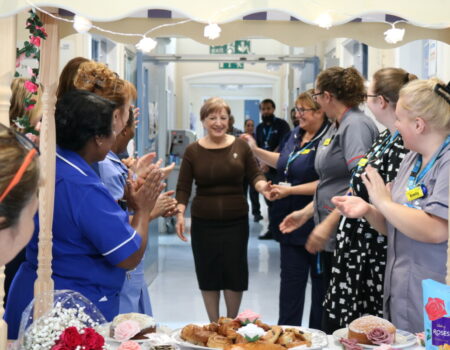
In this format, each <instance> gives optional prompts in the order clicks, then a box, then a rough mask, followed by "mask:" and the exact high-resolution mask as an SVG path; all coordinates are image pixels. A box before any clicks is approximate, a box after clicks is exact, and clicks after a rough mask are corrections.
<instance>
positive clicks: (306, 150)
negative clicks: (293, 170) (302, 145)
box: [300, 148, 311, 154]
mask: <svg viewBox="0 0 450 350" xmlns="http://www.w3.org/2000/svg"><path fill="white" fill-rule="evenodd" d="M309 152H311V150H310V149H309V148H307V149H304V150H303V151H301V152H300V154H308V153H309Z"/></svg>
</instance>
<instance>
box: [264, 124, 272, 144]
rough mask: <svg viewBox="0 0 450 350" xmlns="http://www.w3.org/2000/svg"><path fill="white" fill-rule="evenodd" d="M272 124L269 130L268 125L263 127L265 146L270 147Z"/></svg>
mask: <svg viewBox="0 0 450 350" xmlns="http://www.w3.org/2000/svg"><path fill="white" fill-rule="evenodd" d="M272 132H273V131H272V126H270V128H269V131H267V129H266V127H265V126H264V128H263V134H264V148H266V149H267V148H269V140H270V136H272Z"/></svg>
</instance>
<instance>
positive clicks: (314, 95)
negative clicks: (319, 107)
mask: <svg viewBox="0 0 450 350" xmlns="http://www.w3.org/2000/svg"><path fill="white" fill-rule="evenodd" d="M319 95H323V91H322V92H318V93H315V94H312V95H311V96H312V98H313V100H314V101H316V100H317V96H319Z"/></svg>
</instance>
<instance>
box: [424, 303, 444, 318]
mask: <svg viewBox="0 0 450 350" xmlns="http://www.w3.org/2000/svg"><path fill="white" fill-rule="evenodd" d="M425 311H426V312H427V315H428V318H429V319H430V321H435V320H437V319H439V318H441V317H444V316H445V315H446V314H447V311H445V302H444V300H442V299H439V298H428V302H427V305H425Z"/></svg>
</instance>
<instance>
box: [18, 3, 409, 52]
mask: <svg viewBox="0 0 450 350" xmlns="http://www.w3.org/2000/svg"><path fill="white" fill-rule="evenodd" d="M27 2H28V4H29V5H30V6H31V7H32V8H33V9H34V10H39V11H40V12H42V13H45V14H47V15H49V16H51V17H53V18H55V19H57V20H60V21H65V22H70V23H73V28H74V29H75V30H76V31H77V32H78V33H88V32H89V31H90V30H91V29H96V30H98V31H99V32H103V33H109V34H114V35H118V36H128V37H130V36H131V37H138V38H139V37H140V38H141V39H140V40H139V42H138V43H137V44H136V48H137V49H138V50H140V51H142V52H144V53H149V52H151V51H152V50H153V49H154V48H155V47H156V45H157V41H156V40H155V39H153V38H152V37H151V36H150V33H152V32H154V31H156V30H158V29H161V28H164V27H171V26H177V25H181V24H184V23H188V22H192V20H191V19H186V20H182V21H179V22H175V23H165V24H161V25H159V26H156V27H154V28H151V29H149V30H147V31H146V32H144V33H123V32H116V31H112V30H108V29H104V28H102V27H100V26H98V25H94V24H93V23H92V22H91V21H90V20H89V19H87V18H86V17H83V16H80V15H75V16H74V17H73V19H69V18H63V17H60V16H57V15H55V14H52V13H50V12H48V11H46V10H44V9H42V8H40V7H38V6H36V5H35V4H33V3H32V2H31V1H30V0H27ZM243 2H245V0H241V1H238V2H237V3H235V4H231V5H230V6H228V7H226V8H223V9H219V10H218V11H216V12H215V13H214V14H212V15H211V19H210V20H209V21H208V24H206V25H205V27H204V30H203V35H204V36H205V37H206V38H208V39H210V40H214V39H217V38H219V37H220V34H221V31H222V29H221V28H220V26H219V24H218V23H217V21H215V18H217V17H218V15H219V14H220V13H223V12H225V11H230V10H234V9H236V8H238V7H239V6H241V5H242V3H243ZM311 3H313V4H316V5H317V6H320V4H319V3H318V2H317V1H315V0H312V1H311ZM346 15H347V16H350V14H346ZM382 22H384V23H386V24H388V25H390V26H391V28H389V29H388V30H386V31H385V32H384V36H385V38H384V39H385V41H386V42H387V43H389V44H395V43H397V42H400V41H402V40H403V37H404V35H405V29H404V28H397V27H396V25H397V24H398V23H401V22H407V21H406V20H399V21H396V22H393V23H390V22H386V21H382ZM314 24H316V25H317V26H319V27H321V28H325V29H329V28H331V27H332V26H333V25H334V20H333V16H332V13H331V11H329V10H327V11H324V12H323V13H322V14H320V15H319V16H318V17H317V18H316V20H315V21H314Z"/></svg>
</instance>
